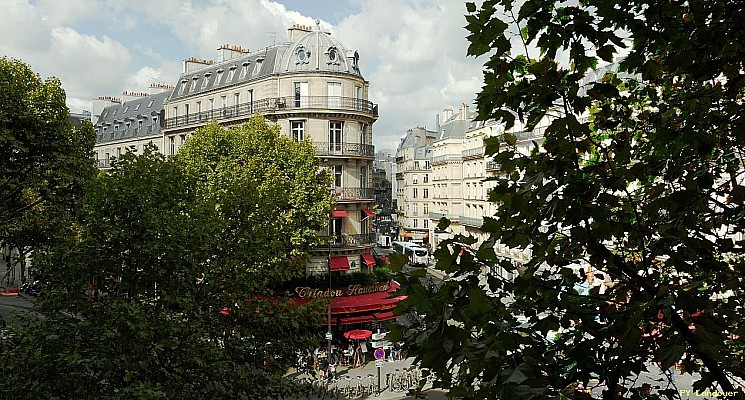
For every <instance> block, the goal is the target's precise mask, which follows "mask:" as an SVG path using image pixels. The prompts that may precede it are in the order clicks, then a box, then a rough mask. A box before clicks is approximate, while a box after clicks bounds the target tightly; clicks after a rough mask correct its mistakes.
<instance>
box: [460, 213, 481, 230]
mask: <svg viewBox="0 0 745 400" xmlns="http://www.w3.org/2000/svg"><path fill="white" fill-rule="evenodd" d="M458 221H460V223H461V225H465V226H471V227H474V228H481V226H482V225H484V219H483V218H472V217H463V216H461V217H458Z"/></svg>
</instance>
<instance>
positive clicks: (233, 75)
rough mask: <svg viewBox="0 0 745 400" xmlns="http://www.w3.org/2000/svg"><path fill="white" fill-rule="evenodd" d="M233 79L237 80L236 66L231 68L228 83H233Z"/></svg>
mask: <svg viewBox="0 0 745 400" xmlns="http://www.w3.org/2000/svg"><path fill="white" fill-rule="evenodd" d="M233 78H235V66H233V67H230V70H229V71H228V79H226V80H225V81H226V82H232V81H233Z"/></svg>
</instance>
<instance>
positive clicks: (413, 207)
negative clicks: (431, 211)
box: [412, 203, 419, 217]
mask: <svg viewBox="0 0 745 400" xmlns="http://www.w3.org/2000/svg"><path fill="white" fill-rule="evenodd" d="M412 209H413V213H412V215H414V216H415V217H418V216H419V204H416V203H414V204H413V205H412Z"/></svg>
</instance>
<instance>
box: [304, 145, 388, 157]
mask: <svg viewBox="0 0 745 400" xmlns="http://www.w3.org/2000/svg"><path fill="white" fill-rule="evenodd" d="M313 147H315V148H316V155H317V156H345V157H354V156H358V157H375V146H373V145H371V144H361V143H345V142H342V143H331V142H313Z"/></svg>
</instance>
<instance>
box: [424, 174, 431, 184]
mask: <svg viewBox="0 0 745 400" xmlns="http://www.w3.org/2000/svg"><path fill="white" fill-rule="evenodd" d="M427 182H429V174H424V177H423V178H422V183H427Z"/></svg>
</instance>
